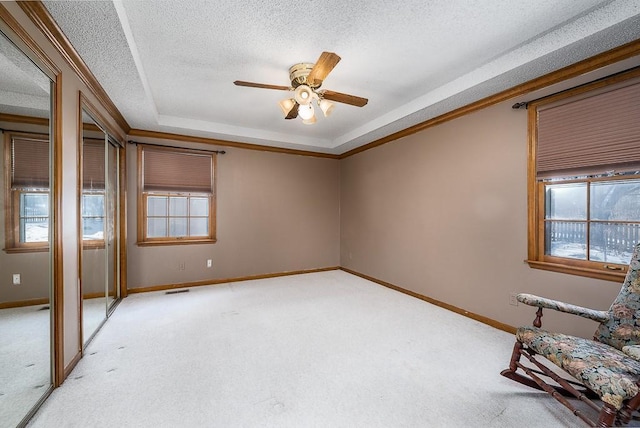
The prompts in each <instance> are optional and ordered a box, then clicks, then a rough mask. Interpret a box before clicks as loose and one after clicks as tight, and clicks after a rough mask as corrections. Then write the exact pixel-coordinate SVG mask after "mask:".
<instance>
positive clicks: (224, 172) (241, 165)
mask: <svg viewBox="0 0 640 428" xmlns="http://www.w3.org/2000/svg"><path fill="white" fill-rule="evenodd" d="M135 140H136V141H139V142H156V143H158V142H159V143H163V144H169V145H176V144H182V145H184V143H177V142H172V141H168V140H165V141H161V140H149V139H144V138H138V137H136V138H135ZM192 147H199V148H207V149H210V150H212V149H215V147H212V146H208V147H207V146H203V145H192ZM127 149H128V150H127V165H128V168H127V173H128V180H129V181H128V216H127V220H128V236H129V242H128V246H127V251H128V267H129V269H128V270H129V273H128V288H129V289H135V288H139V287H149V286H157V285H168V284H181V283H189V282H198V281H206V280H214V279H228V278H239V277H246V276H252V275H262V274H269V273H281V272H289V271H299V270H307V269H317V268H326V267H335V266H339V263H340V249H339V245H340V219H339V194H340V193H339V192H340V188H339V162H338V160H335V159H326V158H315V157H308V156H297V155H290V154H281V153H272V152H262V151H253V150H245V149H236V148H223V149H224V150H225V151H226V154H224V155H219V156H218V160H217V186H216V189H217V242H216V243H215V244H200V245H171V246H153V247H149V246H147V247H142V246H138V245H136V236H137V231H136V227H137V217H136V216H137V171H136V167H137V165H136V164H137V163H136V150H135V146H132V145H129V146H128V148H127ZM207 259H211V260H212V262H213V267H212V268H210V269H209V268H207V267H206V260H207ZM181 262H184V263H185V270H184V271H181V270H179V265H180V263H181Z"/></svg>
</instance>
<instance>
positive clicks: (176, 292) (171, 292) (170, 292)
mask: <svg viewBox="0 0 640 428" xmlns="http://www.w3.org/2000/svg"><path fill="white" fill-rule="evenodd" d="M188 292H189V290H173V291H165V293H164V294H178V293H188Z"/></svg>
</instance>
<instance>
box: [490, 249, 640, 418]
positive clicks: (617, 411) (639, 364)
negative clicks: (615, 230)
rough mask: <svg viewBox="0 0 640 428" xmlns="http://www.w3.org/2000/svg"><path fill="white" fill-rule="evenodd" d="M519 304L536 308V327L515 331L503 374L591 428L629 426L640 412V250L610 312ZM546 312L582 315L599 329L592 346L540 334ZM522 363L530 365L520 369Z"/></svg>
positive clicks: (545, 302)
mask: <svg viewBox="0 0 640 428" xmlns="http://www.w3.org/2000/svg"><path fill="white" fill-rule="evenodd" d="M517 298H518V301H520V302H522V303H524V304H527V305H530V306H537V307H538V310H537V312H536V319H535V320H534V322H533V327H520V328H519V329H518V330H517V331H516V343H515V346H514V347H513V354H512V356H511V362H510V363H509V368H508V369H506V370H503V371H502V372H501V373H500V374H501V375H503V376H505V377H508V378H509V379H513V380H515V381H517V382H520V383H522V384H524V385H527V386H530V387H532V388H536V389H541V390H544V391H546V392H547V393H549V394H550V395H551V396H552V397H554V398H555V399H556V400H558V401H559V402H560V403H562V404H563V405H564V406H566V407H567V408H568V409H570V410H571V411H572V412H573V413H574V414H575V415H576V416H577V417H579V418H580V419H582V420H583V421H584V422H586V423H587V424H588V425H589V426H600V427H609V426H614V425H615V426H619V425H627V424H628V423H629V422H630V421H631V420H632V419H633V418H634V414H635V413H636V411H637V410H638V408H639V407H640V383H639V381H640V244H637V245H636V246H635V248H634V251H633V256H632V257H631V262H630V264H629V270H628V272H627V276H626V278H625V280H624V283H623V285H622V289H621V290H620V293H619V294H618V296H617V297H616V299H615V301H614V302H613V304H612V305H611V307H610V308H609V310H608V311H596V310H592V309H587V308H583V307H580V306H575V305H571V304H567V303H563V302H558V301H555V300H550V299H545V298H542V297H538V296H534V295H531V294H519V295H518V296H517ZM543 308H547V309H553V310H556V311H561V312H566V313H570V314H574V315H578V316H581V317H584V318H588V319H591V320H594V321H597V322H599V323H600V325H599V326H598V328H597V330H596V332H595V334H594V337H593V340H590V339H583V338H580V337H575V336H569V335H566V334H562V333H553V332H549V331H545V330H543V329H542V328H541V327H542V322H541V317H542V309H543ZM522 357H524V358H525V359H526V360H528V361H529V362H530V363H531V364H528V365H524V364H522V362H521V361H520V360H521V358H522ZM536 357H543V358H545V359H547V360H548V361H550V362H552V363H553V364H555V365H557V366H558V367H559V368H561V369H562V371H564V372H565V373H566V374H569V375H570V377H571V379H567V377H561V376H559V375H558V374H557V372H559V371H557V370H556V371H554V370H551V369H550V368H549V367H548V366H547V365H545V364H543V363H542V362H541V361H540V359H539V358H536ZM551 381H553V382H551ZM571 397H573V398H575V399H578V400H580V401H582V402H583V403H585V404H586V406H587V411H586V412H584V411H582V410H580V409H578V408H577V407H576V406H575V405H574V404H576V403H575V400H573V399H571ZM572 401H573V402H572ZM581 407H583V408H584V407H585V406H581ZM589 408H591V409H593V410H594V412H590V411H589ZM596 413H597V415H596Z"/></svg>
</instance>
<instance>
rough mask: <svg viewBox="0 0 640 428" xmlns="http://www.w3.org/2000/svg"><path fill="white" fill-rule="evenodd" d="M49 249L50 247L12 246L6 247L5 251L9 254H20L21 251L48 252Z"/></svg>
mask: <svg viewBox="0 0 640 428" xmlns="http://www.w3.org/2000/svg"><path fill="white" fill-rule="evenodd" d="M47 251H49V247H48V246H47V247H12V248H5V249H4V252H5V253H7V254H20V253H46V252H47Z"/></svg>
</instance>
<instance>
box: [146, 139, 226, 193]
mask: <svg viewBox="0 0 640 428" xmlns="http://www.w3.org/2000/svg"><path fill="white" fill-rule="evenodd" d="M213 156H215V154H213V153H207V154H202V153H193V152H188V151H177V150H170V149H152V148H149V147H144V146H143V148H142V163H143V167H142V168H143V183H142V188H143V191H145V192H150V191H167V192H185V193H187V192H199V193H213Z"/></svg>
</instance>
